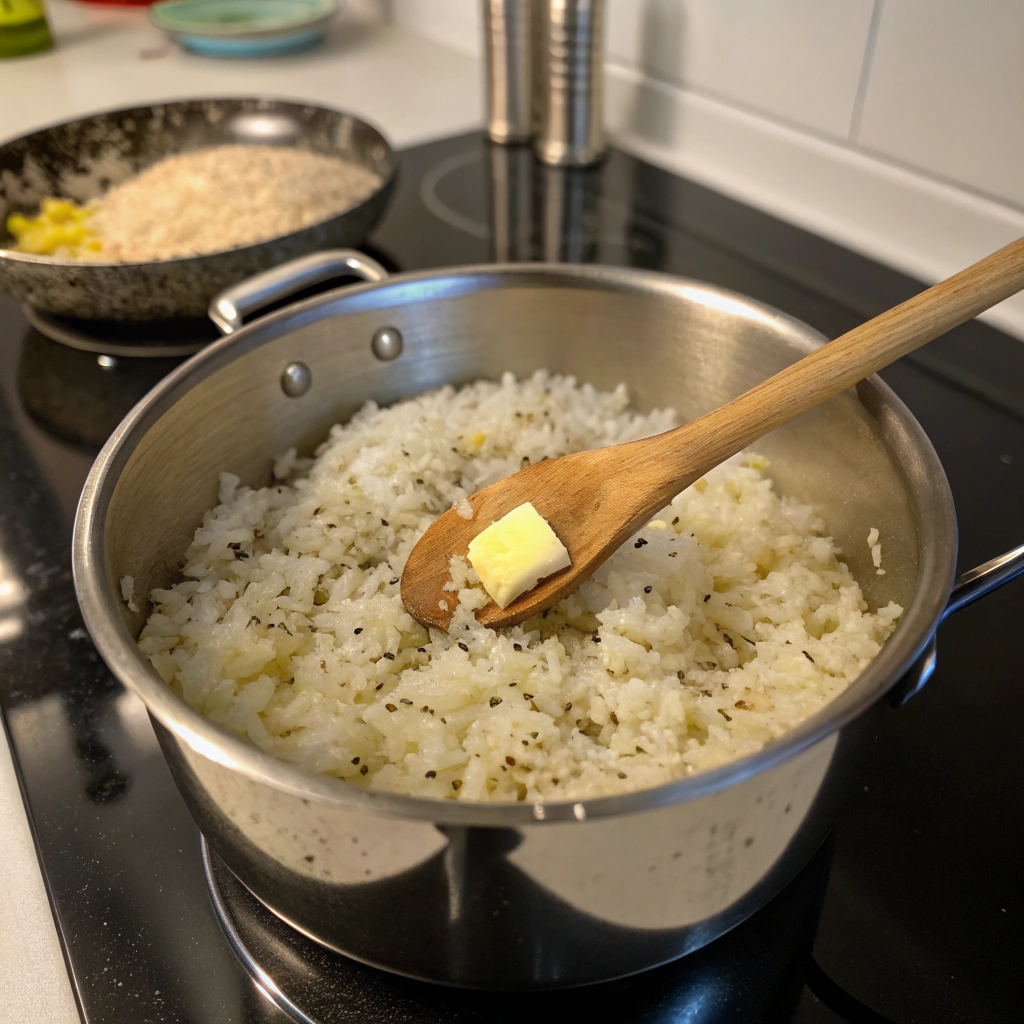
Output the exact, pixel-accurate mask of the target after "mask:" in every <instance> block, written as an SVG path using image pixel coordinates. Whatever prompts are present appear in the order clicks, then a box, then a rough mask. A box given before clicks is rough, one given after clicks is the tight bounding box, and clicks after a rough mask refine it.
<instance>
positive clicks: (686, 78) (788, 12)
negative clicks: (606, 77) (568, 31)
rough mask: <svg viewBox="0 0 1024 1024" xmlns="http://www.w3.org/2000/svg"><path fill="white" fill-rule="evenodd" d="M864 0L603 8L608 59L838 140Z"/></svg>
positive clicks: (638, 2) (852, 91)
mask: <svg viewBox="0 0 1024 1024" xmlns="http://www.w3.org/2000/svg"><path fill="white" fill-rule="evenodd" d="M873 7H874V0H609V5H608V52H609V55H610V56H611V57H612V58H613V59H615V60H618V61H622V62H623V63H625V64H628V65H630V66H632V67H636V68H639V69H641V70H644V71H647V72H648V73H650V74H653V75H655V76H657V77H660V78H664V79H668V80H669V81H672V82H678V83H680V84H682V85H686V86H690V87H692V88H696V89H702V90H706V91H708V92H710V93H713V94H715V95H717V96H720V97H723V98H725V99H731V100H734V101H736V102H738V103H741V104H743V105H744V106H746V107H751V108H754V109H756V110H760V111H764V112H765V113H767V114H770V115H772V116H773V117H777V118H781V119H783V120H785V121H788V122H795V123H797V124H800V125H804V126H806V127H808V128H811V129H814V130H815V131H818V132H825V133H827V134H829V135H833V136H838V137H840V138H845V137H846V135H847V133H848V132H849V130H850V120H851V117H852V114H853V109H854V102H855V98H856V95H857V87H858V85H859V82H860V76H861V71H862V68H863V65H864V53H865V46H866V43H867V39H868V31H869V27H870V24H871V12H872V9H873Z"/></svg>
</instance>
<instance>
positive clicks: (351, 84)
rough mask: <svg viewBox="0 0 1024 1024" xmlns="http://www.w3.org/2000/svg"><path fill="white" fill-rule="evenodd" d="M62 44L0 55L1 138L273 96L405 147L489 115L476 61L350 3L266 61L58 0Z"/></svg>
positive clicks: (136, 15)
mask: <svg viewBox="0 0 1024 1024" xmlns="http://www.w3.org/2000/svg"><path fill="white" fill-rule="evenodd" d="M46 6H47V11H48V12H49V15H50V25H51V27H52V29H53V34H54V37H55V39H56V44H57V45H56V47H55V48H54V49H53V50H50V51H48V52H46V53H41V54H35V55H33V56H31V57H21V58H18V59H15V60H0V97H2V101H0V139H9V138H11V137H13V136H18V135H22V134H24V133H26V132H29V131H32V130H33V129H36V128H41V127H43V126H45V125H48V124H53V123H54V122H57V121H65V120H69V119H71V118H74V117H78V116H80V115H82V114H86V113H92V112H95V111H99V110H111V109H116V108H118V107H127V106H134V105H136V104H144V103H151V102H154V101H156V100H168V99H185V98H189V97H198V96H209V97H214V96H267V97H271V98H274V99H286V100H287V99H296V100H306V101H310V102H314V103H321V104H323V105H325V106H330V107H338V108H340V109H342V110H347V111H350V112H351V113H353V114H357V115H358V116H359V117H362V118H364V119H365V120H367V121H370V122H372V123H374V124H375V125H377V126H378V127H379V128H381V129H382V130H383V131H384V133H385V134H386V135H387V136H388V138H389V139H390V140H391V142H392V144H393V145H395V146H410V145H413V144H415V143H417V142H423V141H426V140H427V139H430V138H438V137H441V136H443V135H450V134H454V133H455V132H459V131H465V130H467V129H469V128H472V127H474V126H475V125H477V124H479V123H480V120H481V116H480V110H481V99H480V96H481V92H480V84H481V83H480V75H479V72H478V67H477V63H476V61H475V60H474V59H473V58H472V57H468V56H466V55H465V54H460V53H455V52H453V51H452V50H448V49H445V48H443V47H441V46H438V45H437V44H435V43H432V42H429V41H428V40H426V39H423V38H422V37H421V36H417V35H414V34H412V33H411V32H408V31H406V30H403V29H400V28H395V27H393V26H391V25H386V24H384V23H383V22H382V20H381V18H380V16H379V15H378V14H377V13H376V11H375V8H376V6H377V5H376V4H373V3H371V2H369V0H348V2H347V3H346V4H345V9H344V11H343V12H342V15H341V16H340V17H339V18H338V20H337V21H336V22H335V23H334V25H333V26H332V28H331V30H330V32H329V33H328V37H327V39H326V40H325V41H324V42H323V43H322V44H321V45H320V46H317V47H315V48H314V49H311V50H305V51H303V52H301V53H294V54H288V55H285V56H281V57H270V58H265V59H260V60H218V59H213V58H209V57H198V56H195V55H193V54H190V53H188V52H186V51H184V50H181V49H179V48H178V47H177V46H175V45H174V44H172V43H169V42H168V40H167V37H166V36H164V34H163V33H162V32H160V31H159V30H158V29H156V28H154V27H153V26H152V25H151V24H150V23H149V16H148V13H147V11H146V10H145V9H141V10H140V9H130V8H129V9H125V8H104V7H99V6H91V5H88V4H78V3H69V2H68V0H47V5H46Z"/></svg>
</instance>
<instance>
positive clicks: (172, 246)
mask: <svg viewBox="0 0 1024 1024" xmlns="http://www.w3.org/2000/svg"><path fill="white" fill-rule="evenodd" d="M379 185H380V177H379V176H378V175H377V174H375V173H374V172H373V171H371V170H369V169H368V168H366V167H362V166H360V165H359V164H356V163H353V162H352V161H350V160H343V159H341V158H340V157H336V156H325V155H323V154H320V153H311V152H308V151H306V150H300V149H291V148H287V147H279V146H242V145H229V146H214V147H212V148H210V149H201V150H197V151H195V152H192V153H181V154H178V155H175V156H169V157H166V158H164V159H163V160H160V161H159V162H157V163H155V164H153V166H152V167H149V168H147V169H146V170H144V171H141V172H140V173H139V174H136V175H133V176H132V177H131V178H129V179H128V180H127V181H123V182H121V184H119V185H115V186H114V187H113V188H112V189H110V191H109V192H107V193H105V194H104V195H103V196H102V198H101V199H100V200H99V202H98V204H97V207H96V212H95V213H94V214H93V216H92V218H91V220H90V222H89V229H90V231H92V232H94V233H95V234H96V236H97V237H98V238H99V240H100V243H101V248H100V250H99V251H98V252H95V253H88V254H86V255H85V257H83V258H89V259H94V260H104V261H111V262H124V263H138V262H143V261H147V260H163V259H170V258H172V257H177V256H191V255H195V254H198V253H208V252H220V251H222V250H225V249H234V248H236V247H237V246H240V245H249V244H251V243H253V242H261V241H264V240H266V239H269V238H276V237H278V236H279V235H285V234H290V233H291V232H293V231H298V230H300V229H302V228H305V227H309V226H310V225H311V224H315V223H317V222H318V221H322V220H325V219H326V218H328V217H331V216H334V215H335V214H339V213H342V212H343V211H345V210H347V209H349V208H350V207H352V206H354V205H355V204H356V203H358V202H360V201H361V200H363V199H365V198H366V197H367V196H368V195H369V194H370V193H371V192H373V190H374V189H376V188H377V187H378V186H379Z"/></svg>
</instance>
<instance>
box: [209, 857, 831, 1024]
mask: <svg viewBox="0 0 1024 1024" xmlns="http://www.w3.org/2000/svg"><path fill="white" fill-rule="evenodd" d="M203 854H204V866H205V867H206V873H207V880H208V883H209V885H210V887H211V894H212V898H213V904H214V908H215V910H216V912H217V916H218V919H219V920H220V923H221V927H222V928H224V931H225V933H226V935H227V936H228V939H229V941H230V942H231V944H232V946H233V947H234V949H235V951H236V953H237V954H238V955H239V959H240V960H242V962H243V963H244V964H245V965H246V969H247V970H248V971H249V972H250V974H251V975H252V977H253V979H254V980H255V981H256V982H257V984H258V985H260V987H261V988H262V989H263V991H264V992H265V994H266V996H267V998H268V999H270V1001H271V1002H273V1003H274V1004H275V1005H277V1006H279V1007H281V1008H282V1009H284V1010H285V1011H286V1012H287V1013H288V1014H289V1016H291V1017H293V1018H294V1019H295V1020H298V1021H303V1019H304V1017H305V1018H308V1019H310V1020H314V1021H316V1022H317V1024H392V1022H394V1021H406V1020H407V1021H416V1022H417V1024H420V1022H422V1024H446V1022H447V1021H452V1020H457V1021H460V1022H462V1021H465V1022H466V1024H511V1022H513V1021H516V1022H518V1021H523V1020H530V1021H549V1020H550V1021H566V1020H594V1021H601V1020H621V1021H630V1022H638V1024H639V1022H642V1024H669V1022H675V1021H686V1022H687V1024H706V1022H707V1024H711V1022H718V1021H722V1020H736V1021H765V1022H778V1024H784V1022H786V1021H790V1020H792V1017H793V1011H794V1009H795V1008H796V1005H797V1002H798V1001H799V999H800V995H801V989H802V987H803V981H804V976H805V973H806V967H807V963H808V960H809V958H810V954H811V946H812V944H813V942H814V933H815V930H816V929H817V925H818V915H819V913H820V911H821V900H822V897H823V896H824V893H825V885H826V882H827V881H828V865H829V859H830V857H831V844H830V843H826V844H825V845H824V846H823V847H822V848H821V849H820V850H819V851H818V852H817V854H816V855H815V856H814V858H813V859H812V861H811V862H810V864H808V866H807V868H806V869H805V870H804V871H802V872H801V873H800V875H799V876H798V877H797V878H796V879H794V880H793V881H792V882H790V884H789V885H788V886H787V887H786V889H785V890H784V891H783V892H781V893H780V894H779V895H778V896H776V897H775V899H773V900H772V901H771V902H770V903H768V904H767V905H766V906H765V907H764V908H762V909H761V910H760V911H759V912H758V913H757V914H754V915H753V916H752V917H750V918H748V919H747V920H746V921H744V922H743V923H742V924H741V925H739V926H737V927H736V928H734V929H733V930H732V931H731V932H729V933H727V934H726V935H724V936H722V938H720V939H718V940H717V941H715V942H713V943H711V944H710V945H708V946H705V947H704V948H703V949H700V950H698V951H697V952H696V953H692V954H691V955H690V956H687V957H683V959H682V960H677V961H675V962H674V963H671V964H668V965H666V966H664V967H659V968H656V969H654V970H651V971H646V972H644V973H643V974H639V975H634V976H633V977H631V978H625V979H623V980H621V981H615V982H609V983H607V984H603V985H591V986H588V987H586V988H579V989H566V990H563V991H560V992H545V993H535V994H523V993H511V992H505V993H502V994H501V995H500V996H495V994H494V993H493V992H466V991H460V990H458V989H451V988H441V987H439V986H437V985H430V984H426V983H424V982H421V981H414V980H412V979H409V978H398V977H396V976H394V975H390V974H385V973H384V972H383V971H379V970H375V969H374V968H372V967H367V966H365V965H363V964H360V963H357V962H356V961H354V960H350V959H348V958H347V957H342V956H338V955H337V954H335V953H331V952H330V951H328V950H326V949H324V948H323V947H321V946H319V945H317V944H316V943H315V942H312V941H311V940H309V939H307V938H305V936H303V935H300V934H299V933H298V932H296V931H295V930H294V929H292V928H290V927H289V926H288V925H286V924H284V923H283V922H282V921H280V920H278V919H277V918H276V917H275V916H274V915H273V914H272V913H271V912H270V911H269V910H267V909H266V908H265V907H264V906H263V905H262V904H261V903H260V902H259V901H258V900H257V899H256V898H255V897H254V896H253V895H252V894H251V893H250V892H249V891H248V890H247V889H246V888H245V886H243V885H242V884H241V882H239V881H238V879H237V878H235V876H234V875H233V874H232V873H231V871H230V869H229V868H228V867H226V866H225V864H224V863H223V862H222V861H221V860H219V859H218V857H217V856H216V854H214V853H212V852H211V851H210V850H209V849H208V848H207V847H206V846H205V844H204V848H203Z"/></svg>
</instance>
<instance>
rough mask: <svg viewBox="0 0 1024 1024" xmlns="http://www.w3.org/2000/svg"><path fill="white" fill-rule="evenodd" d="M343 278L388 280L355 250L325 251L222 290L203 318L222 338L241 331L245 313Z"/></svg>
mask: <svg viewBox="0 0 1024 1024" xmlns="http://www.w3.org/2000/svg"><path fill="white" fill-rule="evenodd" d="M344 274H355V276H356V277H361V278H362V279H363V280H364V281H383V280H384V279H385V278H387V276H388V272H387V271H386V270H385V269H384V268H383V267H382V266H381V265H380V264H379V263H378V262H377V261H376V260H375V259H371V258H370V257H369V256H365V255H364V254H363V253H361V252H358V251H357V250H356V249H327V250H325V251H324V252H314V253H311V254H310V255H309V256H300V257H299V258H298V259H294V260H289V261H288V262H287V263H282V264H281V266H279V267H272V268H271V269H270V270H264V271H263V273H262V274H255V275H254V276H252V277H248V278H246V279H245V280H244V281H240V282H239V283H238V284H236V285H232V286H231V287H230V288H225V289H224V291H222V292H221V293H220V294H219V295H216V296H214V298H213V301H212V302H211V303H210V306H209V308H208V309H207V314H208V316H209V317H210V319H211V320H212V321H213V322H214V323H215V324H216V325H217V326H218V327H219V328H220V331H221V333H222V334H234V333H235V331H237V330H240V329H241V326H242V318H243V317H244V316H245V315H246V313H251V312H252V311H253V310H254V309H260V308H261V307H262V306H269V305H270V304H271V303H272V302H277V301H278V299H283V298H285V297H286V296H288V295H294V294H295V293H296V292H299V291H302V289H303V288H309V287H310V286H311V285H314V284H320V283H321V282H322V281H330V280H331V278H332V277H341V276H342V275H344Z"/></svg>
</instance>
